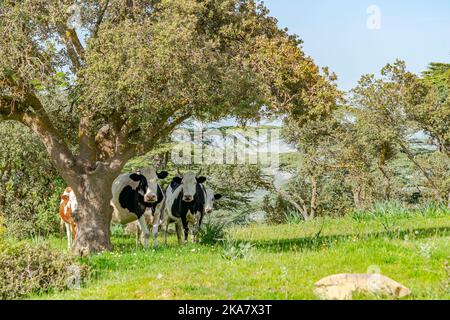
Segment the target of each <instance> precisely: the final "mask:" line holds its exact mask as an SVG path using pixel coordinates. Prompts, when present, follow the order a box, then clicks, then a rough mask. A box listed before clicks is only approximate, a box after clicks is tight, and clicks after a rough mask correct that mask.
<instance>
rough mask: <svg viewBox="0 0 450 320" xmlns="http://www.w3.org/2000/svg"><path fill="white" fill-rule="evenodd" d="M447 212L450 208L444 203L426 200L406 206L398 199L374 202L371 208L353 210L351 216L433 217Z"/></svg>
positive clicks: (381, 217) (384, 217)
mask: <svg viewBox="0 0 450 320" xmlns="http://www.w3.org/2000/svg"><path fill="white" fill-rule="evenodd" d="M449 214H450V210H449V209H448V208H447V207H446V205H445V204H439V203H435V202H426V203H422V204H418V205H409V206H408V205H407V204H405V203H402V202H400V201H389V202H379V203H375V204H374V205H373V207H372V208H371V209H368V210H366V211H355V212H354V213H353V215H352V217H353V219H355V220H357V221H367V220H373V219H395V218H409V217H412V216H423V217H430V218H433V217H440V216H445V215H449Z"/></svg>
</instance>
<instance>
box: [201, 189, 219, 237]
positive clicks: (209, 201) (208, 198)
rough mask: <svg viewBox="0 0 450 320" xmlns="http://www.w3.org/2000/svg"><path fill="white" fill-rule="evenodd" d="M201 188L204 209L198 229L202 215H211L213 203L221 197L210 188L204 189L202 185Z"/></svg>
mask: <svg viewBox="0 0 450 320" xmlns="http://www.w3.org/2000/svg"><path fill="white" fill-rule="evenodd" d="M202 187H203V189H204V192H205V207H204V210H203V212H202V215H201V217H200V221H199V228H200V226H201V225H202V220H203V217H204V215H205V214H210V213H212V212H213V210H214V202H215V201H216V200H219V199H221V198H222V195H221V194H220V193H214V191H213V190H212V189H211V188H205V187H204V186H203V185H202Z"/></svg>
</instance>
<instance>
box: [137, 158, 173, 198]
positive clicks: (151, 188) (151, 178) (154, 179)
mask: <svg viewBox="0 0 450 320" xmlns="http://www.w3.org/2000/svg"><path fill="white" fill-rule="evenodd" d="M141 175H142V176H143V177H144V178H145V180H146V185H145V191H144V192H143V194H142V193H141V191H139V190H138V192H139V193H141V194H142V196H143V197H144V201H145V202H149V203H155V202H157V201H158V180H159V179H165V178H166V177H167V176H168V175H169V173H168V172H167V171H161V172H157V171H156V170H155V168H153V167H149V168H146V169H143V170H142V171H141ZM143 187H144V185H143Z"/></svg>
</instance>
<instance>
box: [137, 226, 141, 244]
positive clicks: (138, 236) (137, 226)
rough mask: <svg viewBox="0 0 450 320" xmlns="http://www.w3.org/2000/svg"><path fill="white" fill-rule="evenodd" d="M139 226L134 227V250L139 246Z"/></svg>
mask: <svg viewBox="0 0 450 320" xmlns="http://www.w3.org/2000/svg"><path fill="white" fill-rule="evenodd" d="M139 228H140V227H139V226H136V248H137V247H138V246H139Z"/></svg>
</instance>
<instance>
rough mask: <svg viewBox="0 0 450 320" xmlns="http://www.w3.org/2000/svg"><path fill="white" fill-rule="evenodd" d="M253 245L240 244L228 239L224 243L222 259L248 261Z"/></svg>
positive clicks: (248, 243) (247, 243)
mask: <svg viewBox="0 0 450 320" xmlns="http://www.w3.org/2000/svg"><path fill="white" fill-rule="evenodd" d="M252 249H253V245H252V244H251V243H250V242H240V241H237V240H235V239H233V238H230V237H227V238H226V239H224V240H223V242H222V258H224V259H225V260H237V259H248V258H250V256H251V253H252Z"/></svg>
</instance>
